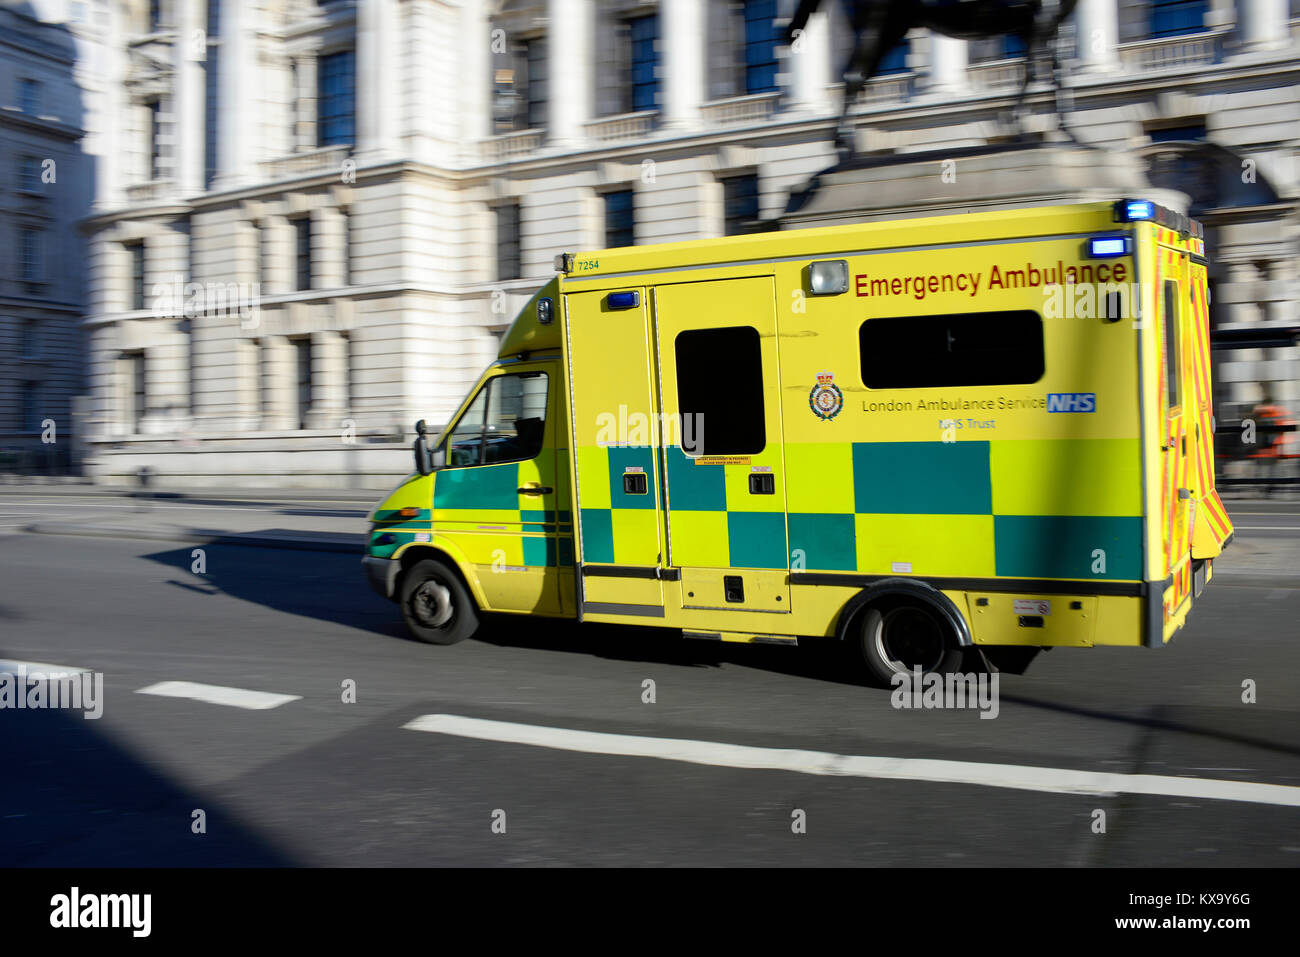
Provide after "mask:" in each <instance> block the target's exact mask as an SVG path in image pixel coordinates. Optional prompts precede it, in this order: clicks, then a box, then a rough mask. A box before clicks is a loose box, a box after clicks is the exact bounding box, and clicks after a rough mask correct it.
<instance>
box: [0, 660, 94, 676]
mask: <svg viewBox="0 0 1300 957" xmlns="http://www.w3.org/2000/svg"><path fill="white" fill-rule="evenodd" d="M19 668H22V669H23V673H24V674H26V675H28V676H29V677H30V676H31V674H32V672H34V671H35V672H40V673H41V674H46V675H50V674H78V675H79V674H84V673H85V672H87V671H89V670H90V669H89V668H76V667H73V666H72V665H52V664H49V663H47V662H44V661H10V660H8V659H0V675H15V676H16V675H17V674H18V669H19Z"/></svg>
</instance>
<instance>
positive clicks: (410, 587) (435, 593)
mask: <svg viewBox="0 0 1300 957" xmlns="http://www.w3.org/2000/svg"><path fill="white" fill-rule="evenodd" d="M401 604H402V618H403V619H405V621H406V628H407V630H408V631H410V633H411V636H412V637H414V638H417V639H418V640H420V641H424V642H427V643H429V644H431V645H454V644H455V643H456V642H458V641H463V640H464V639H466V638H468V637H469V636H470V635H472V634H474V632H475V631H477V630H478V609H477V608H476V607H475V605H474V599H473V598H471V597H470V594H469V591H468V590H467V589H466V588H465V586H464V585H463V584H462V583H461V580H460V576H458V575H457V574H456V573H455V572H453V571H452V570H451V569H450V568H448V567H447V566H446V565H444V564H443V563H442V562H439V561H434V560H433V559H431V558H428V559H425V560H424V561H421V562H416V563H415V564H414V565H412V566H411V567H410V568H409V569H408V570H407V572H406V574H405V575H404V576H402V589H401Z"/></svg>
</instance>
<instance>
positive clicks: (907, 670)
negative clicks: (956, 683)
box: [857, 604, 963, 685]
mask: <svg viewBox="0 0 1300 957" xmlns="http://www.w3.org/2000/svg"><path fill="white" fill-rule="evenodd" d="M857 643H858V652H859V654H860V655H861V658H862V662H863V663H864V664H865V665H866V667H867V670H868V671H869V672H870V673H871V676H872V677H873V678H874V679H876V680H877V681H879V682H881V683H882V684H885V685H888V684H890V682H891V681H892V679H893V677H894V676H895V675H898V674H914V673H915V669H917V668H920V669H921V673H922V674H936V673H937V674H947V673H950V672H957V671H960V670H961V667H962V661H963V656H962V651H961V649H960V648H959V647H957V642H956V640H955V636H954V635H953V634H952V629H951V628H950V627H949V626H948V625H947V624H946V623H945V622H944V621H943V619H942V618H941V617H940V616H939V615H938V614H937V613H936V612H934V611H932V610H931V609H929V608H926V607H924V606H922V605H920V604H897V605H892V606H889V607H876V606H873V607H871V608H868V609H867V610H866V611H865V612H864V613H863V615H862V627H861V628H860V629H859V631H858V641H857Z"/></svg>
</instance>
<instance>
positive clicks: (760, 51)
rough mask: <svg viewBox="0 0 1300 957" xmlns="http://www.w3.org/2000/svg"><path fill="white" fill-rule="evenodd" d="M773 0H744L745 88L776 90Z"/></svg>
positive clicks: (756, 91) (757, 90)
mask: <svg viewBox="0 0 1300 957" xmlns="http://www.w3.org/2000/svg"><path fill="white" fill-rule="evenodd" d="M775 23H776V0H745V92H746V93H772V92H774V91H775V90H776V26H775Z"/></svg>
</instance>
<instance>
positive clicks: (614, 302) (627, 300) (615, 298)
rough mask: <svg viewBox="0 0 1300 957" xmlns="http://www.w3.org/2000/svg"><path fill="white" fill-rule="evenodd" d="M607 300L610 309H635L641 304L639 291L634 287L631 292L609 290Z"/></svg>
mask: <svg viewBox="0 0 1300 957" xmlns="http://www.w3.org/2000/svg"><path fill="white" fill-rule="evenodd" d="M608 301H609V308H611V309H635V308H636V307H637V306H639V305H641V293H640V292H639V291H637V290H635V289H634V290H632V291H631V292H611V293H610V294H609V300H608Z"/></svg>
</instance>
